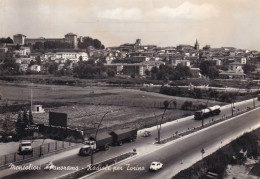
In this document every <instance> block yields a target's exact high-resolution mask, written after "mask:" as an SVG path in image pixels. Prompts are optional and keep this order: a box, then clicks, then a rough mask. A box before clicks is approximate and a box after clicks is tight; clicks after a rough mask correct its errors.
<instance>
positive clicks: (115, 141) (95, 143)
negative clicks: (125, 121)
mask: <svg viewBox="0 0 260 179" xmlns="http://www.w3.org/2000/svg"><path fill="white" fill-rule="evenodd" d="M136 137H137V129H121V130H116V131H112V132H110V133H106V132H103V133H98V134H97V137H96V140H95V136H90V137H89V138H88V139H87V140H86V141H85V142H84V144H85V145H84V146H82V147H81V148H80V150H79V155H90V154H91V152H96V151H99V150H109V147H110V146H111V145H122V144H123V142H133V141H135V139H136Z"/></svg>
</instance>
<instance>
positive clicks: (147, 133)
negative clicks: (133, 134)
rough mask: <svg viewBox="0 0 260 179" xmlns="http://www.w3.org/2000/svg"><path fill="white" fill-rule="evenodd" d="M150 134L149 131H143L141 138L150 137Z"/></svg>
mask: <svg viewBox="0 0 260 179" xmlns="http://www.w3.org/2000/svg"><path fill="white" fill-rule="evenodd" d="M151 134H152V132H151V131H144V134H143V137H149V136H151Z"/></svg>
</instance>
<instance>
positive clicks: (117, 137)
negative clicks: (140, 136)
mask: <svg viewBox="0 0 260 179" xmlns="http://www.w3.org/2000/svg"><path fill="white" fill-rule="evenodd" d="M110 135H111V136H113V144H114V145H122V144H123V142H133V141H135V139H136V137H137V129H121V130H116V131H112V132H110Z"/></svg>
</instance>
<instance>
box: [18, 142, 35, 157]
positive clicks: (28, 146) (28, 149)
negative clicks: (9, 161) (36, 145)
mask: <svg viewBox="0 0 260 179" xmlns="http://www.w3.org/2000/svg"><path fill="white" fill-rule="evenodd" d="M18 151H19V153H21V154H27V153H28V154H30V153H32V152H33V148H32V142H31V141H21V142H20V144H19V149H18Z"/></svg>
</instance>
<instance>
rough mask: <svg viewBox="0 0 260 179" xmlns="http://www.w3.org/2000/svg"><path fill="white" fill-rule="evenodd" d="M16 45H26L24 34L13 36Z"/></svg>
mask: <svg viewBox="0 0 260 179" xmlns="http://www.w3.org/2000/svg"><path fill="white" fill-rule="evenodd" d="M13 39H14V44H18V45H24V44H25V39H26V36H25V35H23V34H16V35H14V36H13Z"/></svg>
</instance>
